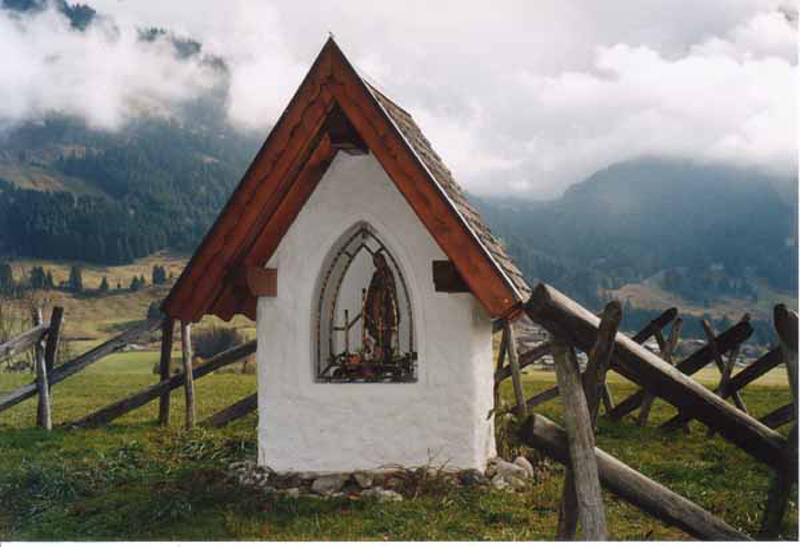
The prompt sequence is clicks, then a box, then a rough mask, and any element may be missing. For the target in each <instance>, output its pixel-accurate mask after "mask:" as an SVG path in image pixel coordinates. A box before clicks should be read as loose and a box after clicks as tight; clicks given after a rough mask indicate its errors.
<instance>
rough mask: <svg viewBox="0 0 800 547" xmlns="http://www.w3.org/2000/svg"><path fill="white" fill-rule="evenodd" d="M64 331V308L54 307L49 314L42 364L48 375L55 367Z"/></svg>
mask: <svg viewBox="0 0 800 547" xmlns="http://www.w3.org/2000/svg"><path fill="white" fill-rule="evenodd" d="M63 329H64V308H62V307H61V306H55V307H54V308H53V311H52V312H51V313H50V329H49V331H48V332H47V345H46V346H45V348H44V362H45V365H46V366H47V372H48V374H49V373H50V371H51V370H53V369H54V368H55V366H56V355H57V354H58V346H59V343H60V342H61V331H62V330H63Z"/></svg>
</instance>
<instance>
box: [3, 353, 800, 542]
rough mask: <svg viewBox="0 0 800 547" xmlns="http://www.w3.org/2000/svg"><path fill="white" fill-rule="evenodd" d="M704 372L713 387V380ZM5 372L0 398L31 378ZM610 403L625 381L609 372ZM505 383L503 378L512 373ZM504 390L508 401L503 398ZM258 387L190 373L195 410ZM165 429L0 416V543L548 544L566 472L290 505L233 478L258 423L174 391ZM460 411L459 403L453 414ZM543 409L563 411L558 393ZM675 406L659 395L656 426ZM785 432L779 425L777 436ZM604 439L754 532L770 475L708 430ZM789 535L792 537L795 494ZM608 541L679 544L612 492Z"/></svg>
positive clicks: (144, 422) (626, 426)
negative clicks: (215, 426) (491, 484)
mask: <svg viewBox="0 0 800 547" xmlns="http://www.w3.org/2000/svg"><path fill="white" fill-rule="evenodd" d="M155 358H156V354H155V352H147V351H145V352H127V353H121V354H117V355H114V356H111V357H109V358H107V359H105V360H103V361H102V362H100V363H98V364H97V365H94V366H92V367H91V368H89V369H87V370H86V371H85V372H83V373H81V374H79V375H77V376H75V377H72V378H70V379H68V380H66V381H65V382H63V383H62V384H59V385H58V386H57V387H55V389H54V392H53V394H54V398H53V400H54V403H53V412H54V417H55V421H56V422H57V423H62V422H68V421H70V420H74V419H77V418H80V417H82V416H83V415H85V414H87V413H88V412H90V411H92V410H96V409H97V408H99V407H101V406H102V405H104V404H107V403H109V402H112V401H114V400H116V399H118V398H120V397H122V396H124V395H126V394H129V393H132V392H133V391H135V390H136V389H138V388H140V387H142V386H145V385H148V384H151V383H153V382H154V381H155V379H156V377H155V376H154V375H153V374H152V373H151V369H152V364H153V363H154V362H155ZM782 373H783V371H776V372H775V373H773V374H772V375H770V376H769V377H768V378H767V379H765V380H764V381H763V382H761V383H759V384H757V385H751V386H749V387H748V388H747V390H745V392H744V398H745V401H746V402H747V404H748V406H749V407H750V409H751V412H752V413H753V414H755V415H761V414H764V413H766V412H768V411H770V410H772V409H774V408H777V407H778V406H780V405H782V404H785V403H786V402H788V401H789V400H790V395H789V392H788V389H787V387H786V383H785V380H783V379H782ZM700 378H701V380H702V381H704V382H705V383H708V385H710V386H714V385H715V383H716V381H715V377H714V374H712V373H710V372H708V373H706V372H705V371H704V372H703V373H701V376H700ZM30 379H31V378H30V376H27V375H20V374H0V392H2V391H8V390H11V389H13V388H14V387H15V386H17V385H20V384H22V383H24V382H27V381H30ZM610 381H611V389H612V391H613V393H614V396H615V398H616V399H617V400H621V399H622V398H623V397H624V396H625V395H626V394H628V393H631V392H632V391H633V389H634V386H632V385H631V384H629V383H628V382H626V381H625V380H623V379H621V378H619V377H617V376H613V375H612V377H611V378H610ZM524 382H525V384H526V386H525V388H526V393H528V394H533V393H534V392H536V391H539V390H541V389H544V388H546V387H549V386H551V385H553V383H554V378H553V374H552V372H546V371H532V372H531V373H526V374H524ZM506 384H508V382H506ZM510 387H511V386H510V385H505V386H504V389H505V392H504V394H503V395H504V397H510V395H511V393H510ZM255 389H256V386H255V377H254V376H246V375H233V374H214V375H211V376H209V377H206V378H204V379H202V380H200V381H198V383H197V398H198V401H199V414H200V416H199V418H200V419H202V418H204V417H206V416H209V415H210V414H212V413H213V412H215V411H217V410H219V409H221V408H223V407H225V406H227V405H228V404H230V403H231V402H233V401H235V400H237V399H239V398H241V397H244V396H246V395H248V394H250V393H252V392H253V391H254V390H255ZM173 401H174V402H173V408H172V415H173V424H175V425H173V426H171V427H169V428H159V427H157V426H156V425H155V423H154V419H155V416H156V412H157V408H156V403H151V404H149V405H147V406H145V407H143V408H141V409H139V410H137V411H135V412H132V413H130V414H128V415H125V416H123V417H121V418H120V419H118V420H117V421H116V422H114V424H113V425H112V426H109V427H107V428H101V429H98V430H89V431H84V430H68V429H64V428H60V429H57V430H56V431H54V432H53V433H51V434H49V435H48V434H46V433H44V432H42V431H40V430H37V429H35V428H33V427H32V425H33V423H34V421H35V411H36V402H35V401H34V400H30V401H27V402H25V403H23V404H21V405H19V406H17V407H14V408H12V409H11V410H9V411H6V412H3V413H0V455H2V457H0V540H3V539H6V540H122V539H129V540H311V539H338V540H364V539H374V540H381V539H393V540H467V539H476V540H477V539H494V540H536V539H550V540H551V539H553V537H554V532H555V527H556V522H557V507H558V500H559V497H560V491H561V484H562V480H563V474H562V472H561V467H560V466H559V465H556V464H553V463H552V462H547V461H546V460H542V459H541V458H537V456H536V455H535V454H534V453H532V452H529V455H531V456H532V457H533V458H534V459H538V460H539V461H538V465H537V467H539V468H540V469H541V470H542V472H541V473H540V474H539V478H538V479H537V480H536V481H535V483H534V484H532V485H531V487H530V488H529V490H527V491H526V492H524V493H519V494H511V493H498V492H482V491H479V490H477V489H471V488H465V489H450V490H442V491H437V492H434V493H432V494H429V495H424V496H420V497H418V498H415V499H407V500H406V501H403V502H399V503H394V504H374V503H371V502H365V501H361V500H347V499H331V500H313V499H284V498H277V497H274V496H271V495H267V494H263V493H260V492H257V491H254V490H249V489H246V488H243V487H241V486H237V485H235V484H233V483H232V482H230V481H229V480H228V479H227V478H226V475H225V470H226V468H227V464H228V463H229V462H230V461H235V460H240V459H244V458H255V452H256V438H255V427H256V417H255V416H254V415H251V416H248V417H246V418H245V419H242V420H240V421H239V422H236V423H234V424H232V425H230V426H228V427H227V428H225V429H223V430H215V431H207V430H203V429H200V428H198V429H195V430H194V431H191V432H185V431H182V429H181V428H180V424H181V423H182V419H183V406H182V401H183V398H182V392H181V391H180V390H179V391H176V392H175V393H174V395H173ZM453 411H454V412H455V411H457V409H453ZM539 411H540V412H541V413H543V414H545V415H547V416H549V417H551V418H552V419H555V420H556V421H560V413H561V410H560V402H559V401H558V400H555V401H552V402H550V403H548V404H546V405H543V406H542V407H540V409H539ZM672 413H673V411H672V410H671V409H670V407H669V406H668V405H666V404H664V403H662V402H657V403H656V404H655V405H654V408H653V413H652V415H651V416H652V418H651V423H652V424H658V423H660V422H662V421H664V420H665V419H666V418H668V417H669V416H671V415H672ZM783 432H784V433H786V431H783ZM598 443H599V445H600V446H601V447H602V448H603V449H604V450H606V451H608V452H610V453H611V454H613V455H615V456H617V457H618V458H620V459H621V460H622V461H624V462H626V463H627V464H629V465H631V466H633V467H635V468H636V469H638V470H640V471H642V472H644V473H645V474H647V475H649V476H650V477H652V478H654V479H656V480H658V481H660V482H662V483H663V484H665V485H666V486H668V487H669V488H672V489H673V490H675V491H677V492H679V493H681V494H683V495H685V496H687V497H688V498H689V499H691V500H693V501H695V502H696V503H699V504H700V505H701V506H703V507H705V508H706V509H708V510H710V511H711V512H712V513H714V514H715V515H718V516H720V517H722V518H723V519H725V520H726V521H727V522H729V523H730V524H732V525H733V526H735V527H737V528H739V529H741V530H743V531H745V532H746V533H749V534H754V533H755V532H756V531H757V529H758V525H759V519H760V516H761V510H762V508H763V505H764V502H765V500H766V492H767V487H768V483H769V480H770V477H771V474H770V472H769V470H768V469H767V467H766V466H764V465H762V464H759V463H757V462H756V461H755V460H754V459H753V458H751V457H750V456H748V455H747V454H745V453H744V452H743V451H741V450H739V449H737V448H735V447H734V446H732V445H730V444H728V443H727V442H725V441H724V440H722V439H721V438H719V436H716V437H715V438H714V439H712V440H707V439H706V436H705V428H704V427H703V426H700V425H696V424H695V425H694V426H693V427H692V433H691V434H690V435H689V436H688V437H684V436H683V435H682V434H680V433H678V434H664V433H661V432H659V431H658V430H657V429H656V428H655V427H654V426H651V427H648V428H639V427H637V426H636V425H635V424H634V423H633V421H632V420H631V419H630V418H629V419H626V420H625V421H623V422H622V423H620V424H615V423H610V422H609V421H607V420H605V419H603V418H602V417H601V419H600V424H599V435H598ZM793 495H794V496H795V497H794V498H793V499H794V501H793V502H791V505H790V509H789V516H788V518H787V519H786V521H785V523H784V537H785V538H787V539H789V538H791V539H797V501H796V492H795V493H794V494H793ZM605 503H606V511H607V518H608V521H609V529H610V535H611V538H613V539H618V540H623V539H628V540H631V539H634V540H637V539H638V540H643V539H661V540H675V539H688V538H687V536H686V535H685V534H683V533H682V532H680V531H679V530H676V529H674V528H670V527H667V526H665V525H663V524H661V523H660V522H658V521H656V520H654V519H652V518H650V517H648V516H646V515H644V514H642V513H641V512H640V511H638V510H637V509H635V508H633V507H631V506H629V505H627V504H625V503H623V502H621V501H620V500H618V499H616V498H615V497H614V496H612V495H610V494H606V495H605Z"/></svg>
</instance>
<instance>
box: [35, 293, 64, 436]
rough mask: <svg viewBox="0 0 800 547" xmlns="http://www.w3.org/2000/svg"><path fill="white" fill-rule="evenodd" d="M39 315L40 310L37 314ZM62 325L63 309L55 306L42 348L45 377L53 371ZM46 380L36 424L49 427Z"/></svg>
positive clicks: (50, 391)
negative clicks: (44, 400)
mask: <svg viewBox="0 0 800 547" xmlns="http://www.w3.org/2000/svg"><path fill="white" fill-rule="evenodd" d="M38 313H39V314H41V310H39V312H38ZM63 324H64V308H62V307H61V306H55V307H54V308H53V311H52V312H51V313H50V326H49V328H48V329H47V342H46V343H45V347H44V368H45V371H46V372H47V375H49V374H50V372H51V371H52V370H53V367H55V366H56V356H57V354H58V343H59V341H60V340H61V329H62V327H63ZM46 380H47V404H46V405H45V404H44V403H43V402H42V399H41V397H40V398H39V404H38V405H37V408H36V424H37V425H40V426H41V424H46V423H47V422H48V421H49V422H50V427H52V424H53V416H52V412H53V411H52V406H51V401H52V399H53V388H52V387H51V386H50V379H49V378H46ZM45 406H47V407H50V410H49V411H47V410H46V409H45ZM45 412H49V413H50V416H49V417H45Z"/></svg>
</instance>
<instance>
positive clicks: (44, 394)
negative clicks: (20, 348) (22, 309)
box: [33, 308, 53, 431]
mask: <svg viewBox="0 0 800 547" xmlns="http://www.w3.org/2000/svg"><path fill="white" fill-rule="evenodd" d="M43 323H44V321H43V320H42V310H41V309H40V308H36V309H35V310H33V324H34V326H36V327H38V326H40V325H42V324H43ZM34 354H35V359H36V389H37V391H38V392H39V405H38V407H37V412H36V426H37V427H41V428H42V429H44V430H45V431H51V430H52V429H53V420H52V416H51V413H50V385H49V384H48V382H47V365H46V363H45V358H44V355H45V345H44V341H43V340H39V341H38V342H36V345H35V346H34Z"/></svg>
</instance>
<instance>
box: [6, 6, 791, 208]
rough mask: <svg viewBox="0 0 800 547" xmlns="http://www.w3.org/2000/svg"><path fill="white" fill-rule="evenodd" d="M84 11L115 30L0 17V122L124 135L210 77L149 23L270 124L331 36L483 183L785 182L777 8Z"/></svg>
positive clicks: (232, 101) (519, 191)
mask: <svg viewBox="0 0 800 547" xmlns="http://www.w3.org/2000/svg"><path fill="white" fill-rule="evenodd" d="M92 5H93V6H94V7H96V8H97V9H98V11H99V12H101V13H107V14H109V17H110V18H111V19H112V20H113V21H114V25H113V26H112V25H111V24H109V23H104V24H98V25H92V26H90V29H89V30H88V31H87V33H86V34H85V35H81V34H80V33H78V32H76V31H74V30H72V29H70V28H69V26H68V23H66V22H65V21H63V18H62V20H59V18H58V17H57V14H56V13H55V12H53V11H52V10H48V11H47V12H45V13H43V14H40V15H37V16H36V17H34V18H30V19H20V20H12V19H10V18H9V17H8V16H5V15H3V16H0V48H3V51H4V52H6V51H9V52H13V55H5V56H6V57H9V58H11V59H12V62H11V66H10V69H9V70H5V71H4V72H5V74H2V75H0V118H3V119H24V118H27V117H31V116H41V115H43V113H46V112H47V111H51V110H58V111H66V112H68V113H73V114H77V115H81V116H83V117H85V118H86V119H87V120H88V121H89V122H90V123H92V124H95V125H98V126H102V127H118V126H120V124H122V123H124V121H125V120H127V119H129V118H130V117H131V116H134V115H136V112H137V111H138V110H137V109H140V106H139V105H147V106H148V108H152V109H155V110H158V109H163V110H165V111H169V107H170V105H172V104H176V103H179V102H181V101H184V100H188V99H191V98H193V97H195V96H198V95H199V94H202V93H203V92H204V91H205V90H207V89H209V88H210V87H213V86H214V85H217V84H218V83H219V82H218V81H217V79H216V77H215V76H214V74H212V73H209V71H208V70H207V68H205V66H204V65H203V64H202V63H199V62H194V61H191V60H190V61H189V62H186V61H181V60H179V59H177V58H176V57H175V55H174V52H172V51H171V50H170V48H169V47H168V45H167V44H165V43H159V41H156V43H153V44H142V43H139V42H137V40H136V29H137V28H141V27H150V26H157V27H165V28H168V29H170V30H172V31H175V32H177V33H180V34H182V35H187V36H191V37H192V38H196V39H197V40H199V41H201V42H202V44H203V51H205V52H208V53H210V54H213V55H218V56H220V57H222V58H223V59H225V62H226V64H227V66H228V67H229V80H228V81H227V85H228V87H227V103H226V105H227V116H228V119H229V120H230V121H231V123H233V124H234V125H236V126H238V127H241V128H245V129H250V130H259V131H264V132H266V131H267V130H268V128H269V127H270V126H271V125H272V124H273V123H274V122H275V120H276V119H277V117H278V116H279V115H280V113H281V111H282V110H283V109H284V108H285V105H286V104H287V102H288V100H289V98H290V97H291V94H292V93H293V91H294V90H295V89H296V87H297V86H298V85H299V83H300V81H301V80H302V77H303V75H304V74H305V72H306V70H307V69H308V67H309V66H310V64H311V61H312V60H313V58H314V56H315V55H316V53H317V52H318V50H319V48H320V47H321V46H322V44H323V42H324V40H325V39H326V38H327V35H328V33H329V32H333V33H335V34H336V38H337V41H338V42H339V44H340V45H341V46H342V48H343V49H344V51H345V53H346V54H348V56H349V57H350V58H351V60H352V61H353V62H354V63H355V64H356V65H357V66H358V67H359V68H360V69H361V70H362V71H364V72H365V73H366V74H368V75H369V76H370V77H371V78H372V79H373V80H375V81H377V83H378V84H380V86H381V87H382V88H383V89H385V90H386V92H387V93H388V94H389V95H390V96H392V97H393V98H395V99H396V100H397V101H398V102H399V103H400V104H402V105H403V106H404V107H406V108H407V109H408V110H409V111H411V112H412V114H413V115H414V116H415V118H416V119H417V120H418V122H419V123H420V125H421V126H422V128H423V130H424V131H425V132H426V133H427V134H428V136H429V137H430V139H431V141H432V142H433V144H434V146H435V148H436V149H437V151H438V152H439V153H440V154H441V155H442V156H443V158H444V160H445V161H446V162H447V163H448V165H449V166H450V167H451V169H452V170H453V171H454V173H455V175H456V177H457V178H458V179H459V180H460V181H461V182H462V184H463V185H464V186H465V187H466V188H467V189H468V190H470V191H472V192H475V193H478V194H514V195H525V196H530V197H553V196H556V195H558V194H559V193H560V192H561V191H563V190H564V189H565V188H566V187H567V186H568V185H570V184H573V183H575V182H578V181H579V180H581V179H582V178H584V177H586V176H588V175H591V174H592V173H593V172H594V171H596V170H598V169H602V168H604V167H606V166H608V165H609V164H612V163H614V162H618V161H624V160H626V159H631V158H635V157H637V156H640V155H663V156H678V157H682V158H694V159H696V160H698V161H722V162H726V163H733V164H736V165H742V166H755V167H758V168H762V169H765V170H771V171H775V172H779V173H796V158H797V156H796V151H795V150H796V148H795V147H796V130H797V128H796V110H797V105H796V95H797V89H796V83H795V71H796V68H797V45H796V34H797V28H796V26H797V23H796V13H795V12H791V11H789V10H788V9H787V8H783V7H782V3H781V2H780V1H778V0H776V1H772V0H763V1H762V0H671V1H669V2H665V1H657V0H641V1H637V2H634V3H630V2H626V3H620V2H612V1H609V2H602V3H599V2H598V3H583V2H563V1H555V0H552V1H551V0H542V1H541V2H528V1H517V0H506V1H499V2H497V3H494V4H492V5H491V6H489V5H482V4H474V5H469V7H468V8H467V7H465V5H463V3H459V2H446V1H444V0H443V1H441V2H436V3H433V4H431V3H430V2H423V1H416V0H409V1H408V2H403V3H400V4H398V3H384V2H378V3H376V2H367V1H352V2H346V3H341V4H338V3H337V4H334V3H328V2H325V3H320V4H319V5H317V6H315V7H314V8H313V9H312V8H310V7H309V6H308V5H307V4H302V3H299V2H290V1H276V2H270V3H266V2H255V1H246V0H238V1H237V0H232V1H231V2H226V3H225V4H224V6H222V5H220V4H219V3H218V2H215V1H212V0H195V1H193V2H191V3H184V2H163V0H158V1H156V0H137V1H136V2H130V1H126V0H96V1H95V2H93V3H92ZM792 9H794V7H792ZM223 12H224V13H223ZM787 14H788V16H787Z"/></svg>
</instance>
